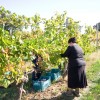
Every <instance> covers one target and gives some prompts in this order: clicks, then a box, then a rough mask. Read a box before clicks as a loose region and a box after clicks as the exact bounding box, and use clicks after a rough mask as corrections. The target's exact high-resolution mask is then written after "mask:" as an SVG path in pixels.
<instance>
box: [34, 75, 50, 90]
mask: <svg viewBox="0 0 100 100" xmlns="http://www.w3.org/2000/svg"><path fill="white" fill-rule="evenodd" d="M50 85H51V79H50V77H49V76H41V77H40V79H38V80H37V81H33V89H34V91H44V90H45V89H46V88H48V87H49V86H50Z"/></svg>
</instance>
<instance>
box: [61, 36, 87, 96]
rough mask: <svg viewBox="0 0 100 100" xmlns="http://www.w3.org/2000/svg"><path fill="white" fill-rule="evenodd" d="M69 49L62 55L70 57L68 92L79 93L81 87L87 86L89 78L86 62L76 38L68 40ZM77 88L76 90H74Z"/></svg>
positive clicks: (76, 94) (77, 94)
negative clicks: (87, 76)
mask: <svg viewBox="0 0 100 100" xmlns="http://www.w3.org/2000/svg"><path fill="white" fill-rule="evenodd" d="M68 44H69V46H68V47H67V50H66V51H65V52H64V53H63V54H61V57H67V58H68V94H74V95H75V96H80V95H79V88H86V86H87V78H86V73H85V66H86V62H85V60H84V58H83V55H84V53H83V50H82V48H81V47H80V46H79V45H78V44H76V38H75V37H73V38H70V39H69V40H68ZM74 89H75V91H73V90H74Z"/></svg>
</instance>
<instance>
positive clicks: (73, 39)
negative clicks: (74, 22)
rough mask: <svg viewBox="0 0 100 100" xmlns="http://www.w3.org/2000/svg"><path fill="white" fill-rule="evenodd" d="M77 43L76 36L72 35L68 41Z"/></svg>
mask: <svg viewBox="0 0 100 100" xmlns="http://www.w3.org/2000/svg"><path fill="white" fill-rule="evenodd" d="M71 42H72V43H76V38H75V37H72V38H70V39H69V40H68V43H71Z"/></svg>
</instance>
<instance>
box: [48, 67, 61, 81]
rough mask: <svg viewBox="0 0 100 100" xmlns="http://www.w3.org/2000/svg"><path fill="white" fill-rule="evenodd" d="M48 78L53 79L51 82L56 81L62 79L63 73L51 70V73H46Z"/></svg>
mask: <svg viewBox="0 0 100 100" xmlns="http://www.w3.org/2000/svg"><path fill="white" fill-rule="evenodd" d="M46 76H49V77H50V78H51V81H56V80H58V79H59V78H60V76H61V71H60V69H51V71H50V72H47V73H46Z"/></svg>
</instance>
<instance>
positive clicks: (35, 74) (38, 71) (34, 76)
mask: <svg viewBox="0 0 100 100" xmlns="http://www.w3.org/2000/svg"><path fill="white" fill-rule="evenodd" d="M38 61H39V56H38V55H35V59H33V60H32V62H33V63H34V67H33V68H34V71H33V72H32V80H34V81H36V80H38V79H39V78H40V77H41V74H42V71H41V69H40V67H39V65H38Z"/></svg>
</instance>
